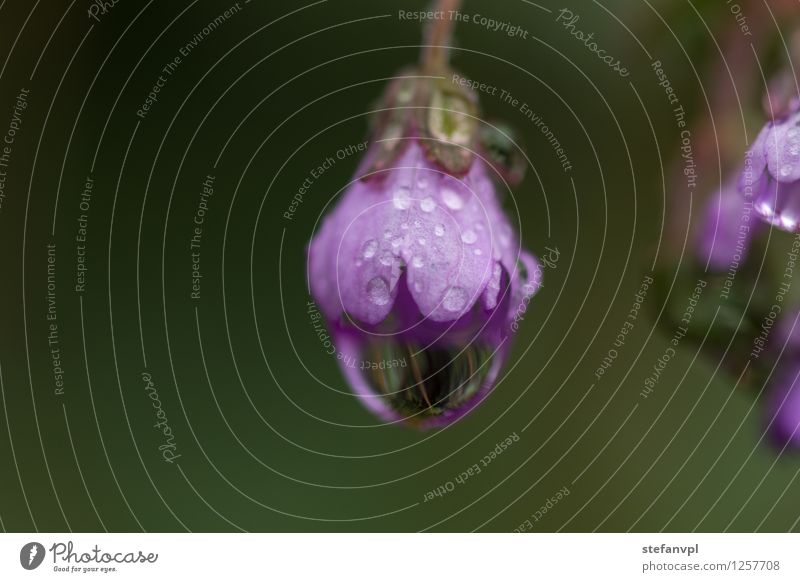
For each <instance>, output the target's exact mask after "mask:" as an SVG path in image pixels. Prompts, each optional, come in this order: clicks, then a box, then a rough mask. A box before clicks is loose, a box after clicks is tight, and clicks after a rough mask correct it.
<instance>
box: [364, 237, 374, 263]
mask: <svg viewBox="0 0 800 582" xmlns="http://www.w3.org/2000/svg"><path fill="white" fill-rule="evenodd" d="M377 250H378V241H376V240H375V239H374V238H371V239H369V240H368V241H367V242H365V243H364V246H362V247H361V255H362V256H363V257H364V258H365V259H371V258H372V257H374V256H375V253H376V252H377Z"/></svg>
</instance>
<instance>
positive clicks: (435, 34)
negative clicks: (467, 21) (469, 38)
mask: <svg viewBox="0 0 800 582" xmlns="http://www.w3.org/2000/svg"><path fill="white" fill-rule="evenodd" d="M460 7H461V0H435V1H434V4H433V8H432V10H433V11H434V13H435V14H436V18H435V19H434V20H432V21H431V23H430V24H429V25H428V27H427V29H426V30H425V45H426V47H425V49H424V50H423V52H422V69H423V71H425V72H428V73H441V72H442V71H444V70H445V69H446V68H447V62H448V58H449V52H450V50H449V49H450V39H451V36H452V32H453V23H454V22H455V12H456V11H458V9H459V8H460Z"/></svg>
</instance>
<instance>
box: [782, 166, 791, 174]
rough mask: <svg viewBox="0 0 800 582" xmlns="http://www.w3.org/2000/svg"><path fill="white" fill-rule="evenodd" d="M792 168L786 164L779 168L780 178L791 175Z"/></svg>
mask: <svg viewBox="0 0 800 582" xmlns="http://www.w3.org/2000/svg"><path fill="white" fill-rule="evenodd" d="M792 169H793V168H792V166H791V165H790V164H786V165H785V166H781V176H788V175H789V174H791V173H792Z"/></svg>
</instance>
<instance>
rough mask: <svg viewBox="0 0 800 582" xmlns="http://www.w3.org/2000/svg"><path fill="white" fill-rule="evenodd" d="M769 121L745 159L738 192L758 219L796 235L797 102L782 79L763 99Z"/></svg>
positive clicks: (799, 213) (799, 227)
mask: <svg viewBox="0 0 800 582" xmlns="http://www.w3.org/2000/svg"><path fill="white" fill-rule="evenodd" d="M765 109H767V111H768V113H769V115H770V117H771V121H768V122H767V123H766V125H765V126H764V127H763V128H762V130H761V132H760V133H759V134H758V137H757V138H756V140H755V141H754V142H753V145H752V147H751V148H750V150H749V151H748V152H747V156H746V157H745V164H744V169H743V171H742V174H741V178H740V180H739V189H740V191H741V192H742V193H743V194H744V195H745V197H747V198H750V199H752V202H753V206H754V208H755V211H756V212H757V213H758V215H759V216H760V217H761V218H762V219H763V220H764V221H766V222H768V223H770V224H772V225H774V226H776V227H778V228H780V229H782V230H786V231H789V232H800V127H799V126H798V125H799V124H800V99H799V98H798V96H797V89H796V86H794V85H791V86H790V85H789V83H787V82H786V79H785V77H779V78H778V80H777V82H775V83H773V85H772V86H771V88H770V91H768V93H767V95H766V97H765Z"/></svg>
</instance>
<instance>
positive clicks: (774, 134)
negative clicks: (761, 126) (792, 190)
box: [766, 113, 800, 183]
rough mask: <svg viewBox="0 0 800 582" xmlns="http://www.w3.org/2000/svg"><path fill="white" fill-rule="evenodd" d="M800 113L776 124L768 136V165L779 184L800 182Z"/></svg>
mask: <svg viewBox="0 0 800 582" xmlns="http://www.w3.org/2000/svg"><path fill="white" fill-rule="evenodd" d="M798 122H800V113H795V114H794V115H792V116H791V117H789V118H788V119H787V120H786V121H784V122H782V123H776V124H775V125H774V126H773V128H772V131H771V132H769V134H768V135H767V136H766V152H767V165H768V167H769V172H770V174H772V177H773V178H775V179H776V180H777V181H778V182H782V183H788V182H795V181H796V180H800V128H798V127H797V124H798Z"/></svg>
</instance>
